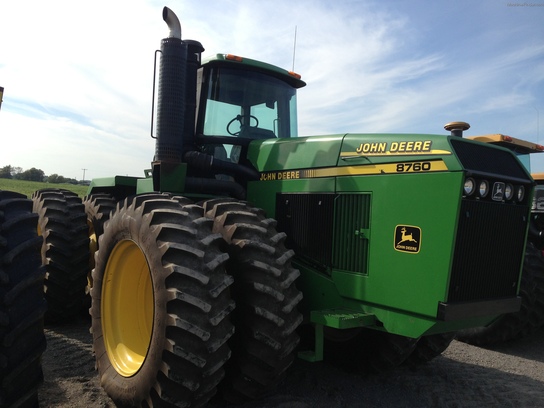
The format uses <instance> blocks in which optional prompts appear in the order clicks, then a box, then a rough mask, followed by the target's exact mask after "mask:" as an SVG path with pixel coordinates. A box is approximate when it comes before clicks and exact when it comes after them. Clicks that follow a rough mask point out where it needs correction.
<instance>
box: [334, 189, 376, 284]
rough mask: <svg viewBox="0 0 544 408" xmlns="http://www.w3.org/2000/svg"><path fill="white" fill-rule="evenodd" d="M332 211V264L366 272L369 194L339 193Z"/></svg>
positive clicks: (335, 266)
mask: <svg viewBox="0 0 544 408" xmlns="http://www.w3.org/2000/svg"><path fill="white" fill-rule="evenodd" d="M335 214H336V216H335V223H334V241H333V242H334V251H333V259H332V261H333V263H332V265H333V267H334V268H337V269H343V270H346V271H353V272H361V273H367V259H368V231H364V230H366V229H368V228H369V227H370V194H357V195H340V196H338V198H337V200H336V211H335ZM364 234H366V235H364Z"/></svg>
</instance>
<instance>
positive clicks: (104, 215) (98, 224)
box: [83, 193, 117, 291]
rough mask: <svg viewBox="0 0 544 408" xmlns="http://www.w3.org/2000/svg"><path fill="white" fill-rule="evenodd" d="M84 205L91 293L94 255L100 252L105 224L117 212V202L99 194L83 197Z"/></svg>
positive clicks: (111, 197) (109, 195)
mask: <svg viewBox="0 0 544 408" xmlns="http://www.w3.org/2000/svg"><path fill="white" fill-rule="evenodd" d="M83 205H84V206H85V214H86V215H87V226H88V228H89V250H90V254H89V255H90V257H89V276H88V282H89V283H88V289H87V291H90V288H91V286H92V277H91V274H90V271H92V270H93V269H94V254H95V253H96V251H98V239H99V238H100V236H101V235H102V234H103V233H104V224H105V223H106V221H107V220H109V219H110V215H111V213H112V212H113V211H115V207H116V205H117V200H116V199H115V198H114V197H113V196H112V195H111V194H107V193H97V194H91V195H88V196H85V197H83Z"/></svg>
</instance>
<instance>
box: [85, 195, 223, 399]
mask: <svg viewBox="0 0 544 408" xmlns="http://www.w3.org/2000/svg"><path fill="white" fill-rule="evenodd" d="M211 227H212V222H211V221H210V220H208V219H206V218H205V217H203V210H202V208H201V207H199V206H196V205H194V204H191V205H183V204H181V203H180V202H179V201H178V200H177V199H174V198H172V197H170V196H169V195H167V194H147V195H142V196H136V197H133V198H129V199H126V200H125V201H124V203H120V204H119V207H118V210H117V211H116V212H115V213H114V214H113V215H112V217H111V219H110V220H109V221H108V222H107V223H106V226H105V229H104V234H103V235H102V237H101V238H100V240H99V250H98V252H97V254H96V267H95V269H94V271H93V282H94V284H93V287H92V289H91V296H92V307H91V317H92V332H93V346H94V350H95V353H96V359H97V368H98V371H99V375H100V382H101V384H102V386H103V388H104V389H105V391H106V392H107V393H108V395H109V396H110V397H111V398H112V400H114V401H115V402H116V404H118V405H120V406H136V407H152V406H155V407H156V406H160V407H174V406H184V407H185V406H186V407H200V406H203V405H205V404H206V403H207V402H208V400H209V399H210V398H211V397H212V396H213V395H214V394H215V392H216V386H217V384H218V383H219V382H220V380H221V379H222V378H223V376H224V370H223V365H224V364H225V362H226V361H227V360H228V358H229V357H230V350H229V348H228V345H227V341H228V339H229V338H230V337H231V336H232V334H233V331H234V329H233V327H232V325H231V323H230V321H229V314H230V312H231V311H232V310H233V309H234V302H233V301H232V300H231V299H230V293H229V286H230V285H231V283H232V278H231V277H230V276H228V275H226V274H225V270H224V264H225V262H226V261H227V259H228V256H227V255H226V254H224V253H222V252H221V251H220V250H219V243H220V241H221V237H220V236H219V235H217V234H212V232H211Z"/></svg>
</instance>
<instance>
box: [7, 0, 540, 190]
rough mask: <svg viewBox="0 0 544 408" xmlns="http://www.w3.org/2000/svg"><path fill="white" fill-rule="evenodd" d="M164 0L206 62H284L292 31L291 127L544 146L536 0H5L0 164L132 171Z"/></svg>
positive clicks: (148, 144)
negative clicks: (454, 126)
mask: <svg viewBox="0 0 544 408" xmlns="http://www.w3.org/2000/svg"><path fill="white" fill-rule="evenodd" d="M164 5H167V6H168V7H170V8H171V9H172V10H174V12H176V14H177V15H178V17H179V18H180V20H181V23H182V35H183V38H185V39H195V40H199V41H200V42H201V43H202V44H203V45H204V47H205V49H206V51H205V52H204V56H206V55H211V54H215V53H233V54H237V55H242V56H246V57H249V58H254V59H259V60H263V61H266V62H269V63H272V64H275V65H278V66H280V67H283V68H286V69H291V68H292V66H293V39H294V32H295V27H296V29H297V46H296V58H295V61H294V68H295V71H297V72H298V73H300V74H301V75H302V78H303V79H304V80H305V81H306V82H307V84H308V85H307V86H306V87H305V88H302V89H301V90H300V91H299V96H298V98H299V99H298V106H299V134H300V135H305V136H306V135H317V134H329V133H344V132H356V133H374V132H380V133H382V132H383V133H386V132H387V133H434V134H446V132H445V131H444V130H443V125H444V124H445V123H447V122H450V121H454V120H462V121H466V122H469V123H470V124H471V129H470V130H469V131H467V132H466V133H467V134H468V135H480V134H489V133H502V134H507V135H510V136H514V137H518V138H522V139H526V140H530V141H533V142H538V143H541V144H544V23H543V22H544V0H534V2H522V1H519V2H516V1H511V2H509V1H508V0H506V1H488V0H480V1H452V0H449V1H444V0H435V1H409V0H404V1H401V0H398V1H356V0H351V1H350V0H335V1H334V2H333V1H315V0H314V1H309V0H298V1H292V0H276V1H255V0H238V1H234V0H215V1H212V0H178V1H166V2H165V1H155V0H132V1H128V0H117V1H111V0H110V1H107V0H94V1H93V2H77V1H73V0H72V1H69V0H49V1H42V0H29V1H25V2H7V1H4V2H2V3H1V5H0V18H1V20H2V22H1V24H0V86H3V87H4V88H5V91H4V98H3V99H4V101H3V104H2V109H1V111H0V138H1V143H2V145H1V146H2V147H1V148H0V167H1V166H5V165H8V164H10V165H12V166H19V167H22V168H23V169H28V168H30V167H37V168H40V169H42V170H44V172H45V173H46V174H52V173H57V174H61V175H63V176H65V177H71V178H77V179H81V178H82V176H83V170H82V169H84V168H85V169H87V170H86V175H85V177H86V179H89V178H93V177H106V176H110V175H115V174H122V175H125V174H128V175H136V176H143V169H145V168H149V167H150V162H151V160H152V156H153V153H154V141H153V140H152V139H151V137H150V136H149V128H150V114H151V92H152V76H153V55H154V51H155V49H157V48H159V47H160V40H161V39H162V38H163V37H165V36H167V34H168V29H167V27H166V24H165V23H164V22H163V21H162V15H161V12H162V7H163V6H164ZM542 156H543V157H542V158H537V159H533V169H534V170H537V171H544V154H543V155H542Z"/></svg>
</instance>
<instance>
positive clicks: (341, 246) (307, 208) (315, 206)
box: [276, 193, 370, 273]
mask: <svg viewBox="0 0 544 408" xmlns="http://www.w3.org/2000/svg"><path fill="white" fill-rule="evenodd" d="M276 219H277V221H278V230H280V231H283V232H285V233H286V234H287V241H286V245H287V246H288V247H289V248H292V249H294V250H295V252H296V253H297V256H299V257H301V258H304V259H305V260H307V261H309V262H311V263H312V264H313V265H315V266H316V267H318V268H319V269H321V270H322V271H325V272H328V271H330V269H331V268H335V269H342V270H347V271H353V272H361V273H366V271H367V263H368V262H367V259H368V236H367V235H365V234H367V233H368V231H367V229H368V228H369V227H370V225H369V224H370V194H332V193H331V194H302V193H301V194H278V196H277V200H276Z"/></svg>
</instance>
